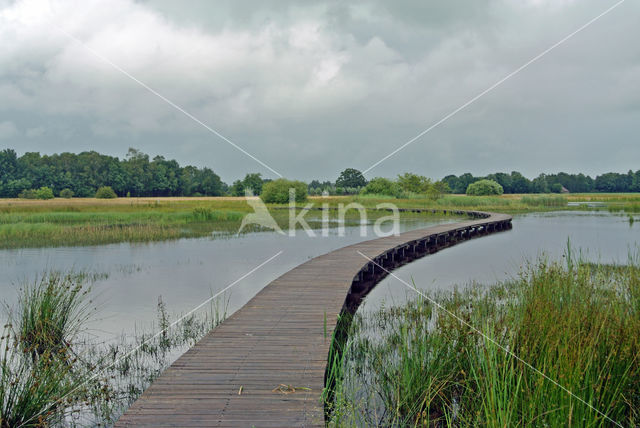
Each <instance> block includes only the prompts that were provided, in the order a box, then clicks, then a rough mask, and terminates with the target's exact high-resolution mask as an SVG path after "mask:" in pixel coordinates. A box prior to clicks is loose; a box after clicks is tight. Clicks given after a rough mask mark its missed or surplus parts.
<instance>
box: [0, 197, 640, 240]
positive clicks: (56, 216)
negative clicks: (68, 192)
mask: <svg viewBox="0 0 640 428" xmlns="http://www.w3.org/2000/svg"><path fill="white" fill-rule="evenodd" d="M351 202H357V203H360V204H362V205H364V206H365V207H366V208H367V209H368V210H369V212H368V217H369V218H370V219H375V218H377V217H380V216H383V215H388V214H387V213H385V212H383V211H380V210H376V209H375V208H376V205H377V204H380V203H392V204H395V205H396V206H398V207H399V208H425V209H434V210H439V211H441V210H484V211H496V212H505V213H514V214H517V213H527V212H534V211H551V210H568V209H571V210H579V209H593V208H588V207H587V206H586V205H582V206H581V205H578V206H568V203H569V202H580V203H588V202H602V203H604V204H606V207H607V208H606V209H609V210H610V211H615V212H622V213H637V212H639V211H640V208H639V207H640V196H639V195H638V194H572V195H566V196H565V195H534V196H532V195H503V196H465V195H445V196H443V197H441V198H439V199H435V200H434V199H429V198H426V197H421V196H416V197H412V198H408V199H396V198H390V197H386V196H384V195H366V196H364V195H362V196H345V197H329V198H310V199H309V202H308V203H313V204H314V207H316V208H320V207H321V206H322V205H323V204H328V205H329V206H330V207H332V208H337V207H338V205H339V204H344V205H347V204H349V203H351ZM286 208H287V205H275V204H271V205H269V209H270V213H271V215H272V216H273V217H274V218H275V220H276V222H277V223H278V224H279V225H280V227H281V228H282V229H283V230H286V229H287V228H288V227H289V212H288V210H287V209H286ZM251 212H253V210H252V208H251V207H250V206H249V205H248V204H247V203H246V201H245V199H244V198H229V197H222V198H119V199H113V200H97V199H91V198H75V199H59V198H58V199H53V200H46V201H24V200H15V199H4V200H0V248H25V247H45V246H46V247H55V246H73V245H100V244H110V243H118V242H152V241H162V240H171V239H180V238H196V237H204V236H210V235H211V234H213V233H222V234H234V233H235V232H236V231H237V230H238V229H239V227H240V225H241V223H242V219H243V217H244V216H245V215H246V214H248V213H251ZM425 215H426V214H420V215H418V214H415V213H403V214H402V216H403V217H404V218H408V217H416V216H418V217H419V216H422V217H424V216H425ZM330 216H331V217H332V218H336V216H337V212H336V211H335V210H332V211H331V214H330ZM357 218H358V212H357V211H356V210H349V212H348V213H347V216H346V219H347V220H357ZM306 219H307V221H308V222H309V225H310V226H311V227H320V224H321V219H320V214H319V213H318V212H315V214H314V211H311V212H310V213H309V214H308V215H307V216H306ZM354 224H355V223H354ZM333 225H334V226H335V224H334V223H333ZM256 230H257V229H256V228H255V227H249V228H247V229H245V230H244V231H245V232H247V231H256Z"/></svg>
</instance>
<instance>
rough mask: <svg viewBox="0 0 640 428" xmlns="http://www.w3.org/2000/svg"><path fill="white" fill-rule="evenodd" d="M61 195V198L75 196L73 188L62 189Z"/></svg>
mask: <svg viewBox="0 0 640 428" xmlns="http://www.w3.org/2000/svg"><path fill="white" fill-rule="evenodd" d="M60 197H61V198H66V199H71V198H73V190H71V189H62V190H61V191H60Z"/></svg>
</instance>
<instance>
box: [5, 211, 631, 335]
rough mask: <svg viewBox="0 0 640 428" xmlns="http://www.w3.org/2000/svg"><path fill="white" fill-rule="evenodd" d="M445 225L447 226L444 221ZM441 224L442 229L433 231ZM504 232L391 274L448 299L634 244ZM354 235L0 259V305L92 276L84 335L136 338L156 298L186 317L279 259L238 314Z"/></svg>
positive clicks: (378, 298) (587, 225)
mask: <svg viewBox="0 0 640 428" xmlns="http://www.w3.org/2000/svg"><path fill="white" fill-rule="evenodd" d="M443 221H444V220H443ZM448 221H450V220H448ZM439 222H442V221H439ZM436 223H438V221H426V220H424V219H419V220H403V222H402V225H401V229H402V230H410V229H415V228H420V227H427V226H430V225H433V224H436ZM513 224H514V228H513V230H511V231H508V232H504V233H498V234H495V235H490V236H486V237H482V238H480V239H474V240H471V241H469V242H465V243H462V244H460V245H457V246H455V247H452V248H448V249H445V250H443V251H441V252H438V253H436V254H433V255H430V256H428V257H425V258H423V259H420V260H418V261H415V262H414V263H411V264H409V265H407V266H404V267H402V268H401V269H398V270H397V271H395V272H394V274H395V275H397V276H398V277H400V278H402V279H403V280H405V281H407V282H409V283H410V284H411V283H412V281H415V284H416V286H418V287H419V288H423V289H428V290H436V289H452V287H453V286H454V285H455V284H461V285H464V284H467V283H469V282H470V281H472V280H475V281H478V282H482V283H492V282H495V281H498V280H502V279H506V278H508V277H510V276H512V275H514V274H515V273H517V272H518V270H519V269H520V266H522V263H523V262H524V261H525V260H532V259H535V258H536V257H537V256H538V255H539V254H541V253H543V252H544V253H546V254H548V255H549V256H550V257H561V256H562V254H563V252H564V251H565V249H566V244H567V238H570V240H571V243H572V246H573V247H574V248H575V249H579V248H581V249H582V250H583V251H585V252H586V255H588V257H589V258H591V259H593V260H600V261H604V262H625V261H626V260H627V255H628V253H629V250H630V249H631V251H635V246H636V242H637V241H638V238H640V228H639V227H638V225H636V226H634V227H630V225H629V222H628V220H627V218H626V217H622V216H615V215H612V214H609V213H606V212H558V213H545V214H527V215H522V216H516V217H515V218H514V221H513ZM371 229H372V228H371V227H370V226H368V227H367V232H368V237H361V236H360V233H359V232H360V228H359V227H347V228H345V230H346V234H345V236H342V237H341V236H338V234H337V231H336V230H333V231H331V233H330V236H329V237H320V236H318V237H315V238H310V237H308V236H307V235H306V234H305V233H304V232H302V231H299V232H298V233H297V234H296V237H295V238H291V237H288V236H282V235H278V234H275V233H254V234H248V235H243V236H240V237H233V238H216V239H210V238H204V239H182V240H177V241H168V242H159V243H150V244H114V245H104V246H94V247H65V248H42V249H23V250H1V251H0V300H2V301H5V302H7V303H8V304H9V305H11V304H13V303H15V301H16V298H17V290H18V288H19V285H20V284H21V283H24V281H32V280H33V279H34V277H35V275H36V274H38V273H42V272H43V271H45V270H47V269H54V270H69V269H75V270H88V271H91V272H95V273H102V274H104V275H105V276H107V277H106V278H99V279H98V280H97V281H96V282H95V283H94V285H93V290H94V294H95V295H96V296H97V297H96V299H95V301H96V302H97V305H98V311H97V314H96V317H95V320H94V321H93V322H92V323H91V325H90V326H89V332H90V333H91V334H92V335H94V336H95V337H96V338H97V339H99V340H101V341H109V340H112V339H115V338H117V337H121V336H122V335H123V334H124V335H129V336H130V335H133V334H135V333H136V332H139V331H147V332H148V331H150V330H151V329H153V323H154V322H155V320H156V318H157V302H158V296H162V300H163V301H164V303H165V304H166V306H167V308H168V310H169V312H170V315H172V317H173V318H175V317H177V316H178V315H179V314H181V313H185V312H187V311H189V310H190V309H191V308H193V307H195V306H197V305H199V304H200V303H201V302H203V301H204V300H206V299H207V298H209V297H210V296H211V295H212V294H214V293H217V292H218V291H220V290H222V289H224V288H225V287H227V286H228V285H230V284H232V283H233V282H235V281H237V280H238V279H239V278H241V277H242V276H243V275H245V274H246V273H247V272H248V271H250V270H252V269H254V268H255V267H257V266H258V265H260V264H261V263H263V262H264V261H265V260H267V259H269V258H270V257H272V256H274V255H275V254H276V253H278V252H279V251H282V254H281V255H279V256H278V257H276V258H275V259H274V260H273V261H272V262H270V263H267V264H265V265H264V266H263V267H261V268H260V269H258V270H256V271H255V272H254V273H253V274H251V275H249V276H247V277H246V278H244V279H242V280H241V281H239V282H238V283H236V284H235V285H234V286H233V288H232V289H231V290H230V293H229V294H228V295H227V298H228V314H230V313H233V312H234V311H235V310H237V309H238V308H240V307H242V305H244V304H245V303H246V302H247V301H248V300H249V299H251V298H252V297H253V296H254V295H255V294H256V293H257V292H258V291H260V290H261V289H262V288H263V287H264V286H265V285H267V284H268V283H269V282H271V281H272V280H274V279H275V278H277V277H278V276H280V275H282V274H283V273H285V272H287V271H288V270H290V269H292V268H294V267H295V266H297V265H299V264H301V263H303V262H305V261H306V260H308V259H310V258H313V257H316V256H318V255H321V254H324V253H326V252H329V251H331V250H334V249H337V248H340V247H343V246H346V245H350V244H353V243H356V242H359V241H362V240H366V239H371V238H372V237H373V235H372V233H371ZM412 293H413V292H412V291H410V290H409V289H408V288H407V287H406V286H405V285H403V284H402V283H401V282H400V281H398V280H397V279H395V278H393V277H391V276H390V277H388V278H386V279H385V280H384V281H382V282H381V283H380V284H379V285H378V286H377V287H376V288H375V289H374V290H373V291H372V293H371V295H370V296H369V297H368V298H367V300H366V305H365V307H367V308H374V307H376V306H378V305H379V304H380V303H381V302H385V303H387V304H388V303H393V302H396V303H398V302H402V301H403V300H404V299H405V298H406V297H407V296H408V297H413V296H412Z"/></svg>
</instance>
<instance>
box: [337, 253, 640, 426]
mask: <svg viewBox="0 0 640 428" xmlns="http://www.w3.org/2000/svg"><path fill="white" fill-rule="evenodd" d="M567 257H574V256H571V255H567ZM634 260H635V261H637V258H635V259H633V260H632V259H630V264H629V265H628V266H609V265H597V264H591V263H586V262H585V261H582V260H580V259H574V260H572V262H571V263H568V264H560V263H557V262H549V261H548V260H545V259H544V258H541V259H539V260H537V261H535V262H532V263H530V264H528V265H527V266H525V267H524V268H523V270H522V272H521V273H520V274H519V276H518V277H516V278H514V279H513V280H511V281H507V282H504V283H500V284H495V285H493V286H491V287H481V286H479V285H474V286H470V287H468V288H465V289H463V290H457V291H455V292H453V293H446V294H436V295H425V296H427V298H418V299H416V300H413V301H411V302H409V303H408V304H407V305H405V306H402V307H392V308H383V309H381V310H380V311H378V312H375V313H374V314H373V315H367V316H362V315H358V316H356V318H355V321H354V323H353V325H352V330H351V333H350V337H351V339H350V341H349V343H348V346H347V350H346V352H345V357H344V359H343V360H342V361H340V362H338V363H337V364H342V367H341V371H342V373H343V374H344V376H343V379H342V380H341V383H340V385H339V386H338V388H337V391H336V394H335V397H336V399H335V401H334V403H333V404H332V407H333V413H332V415H333V419H332V424H333V425H337V426H343V425H363V424H364V425H381V426H479V425H482V426H530V425H536V426H565V425H571V426H574V425H575V426H612V425H614V424H615V423H618V424H621V425H623V426H637V425H638V423H640V394H638V391H640V365H639V364H638V360H639V358H640V337H639V336H638V334H637V332H638V330H639V329H640V266H639V265H638V264H637V263H636V262H635V261H634ZM434 302H438V304H439V305H441V307H439V306H438V305H436V304H435V303H434ZM454 315H455V316H454Z"/></svg>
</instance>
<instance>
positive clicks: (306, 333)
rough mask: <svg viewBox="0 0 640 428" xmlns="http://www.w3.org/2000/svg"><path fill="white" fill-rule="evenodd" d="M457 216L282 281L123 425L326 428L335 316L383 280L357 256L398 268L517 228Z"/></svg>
mask: <svg viewBox="0 0 640 428" xmlns="http://www.w3.org/2000/svg"><path fill="white" fill-rule="evenodd" d="M414 211H418V210H414ZM457 213H458V214H468V215H469V216H470V217H474V218H473V219H470V220H468V221H463V222H460V223H453V224H442V225H438V226H434V227H430V228H427V229H420V230H414V231H410V232H405V233H402V234H400V235H399V236H390V237H385V238H378V239H373V240H370V241H366V242H361V243H358V244H355V245H351V246H348V247H344V248H341V249H339V250H335V251H332V252H330V253H328V254H325V255H323V256H319V257H316V258H314V259H312V260H309V261H308V262H306V263H304V264H302V265H300V266H298V267H296V268H295V269H293V270H291V271H289V272H287V273H285V274H284V275H282V276H281V277H279V278H278V279H276V280H275V281H273V282H271V283H270V284H269V285H267V286H266V287H265V288H264V289H263V290H262V291H260V292H259V293H258V294H257V295H256V296H255V297H254V298H253V299H251V300H250V301H249V302H248V303H247V304H246V305H245V306H244V307H242V308H241V309H240V310H238V311H237V312H236V313H234V314H233V315H232V316H230V317H229V318H228V319H227V320H225V321H224V322H223V323H222V324H221V325H220V326H218V327H217V328H215V329H214V330H212V331H211V332H209V333H208V334H207V335H206V336H205V337H204V338H203V339H202V340H201V341H200V342H198V343H197V344H196V345H195V346H194V347H192V348H191V349H189V351H187V352H186V353H185V354H184V355H183V356H181V357H180V358H179V359H178V360H176V362H175V363H174V364H173V365H171V367H169V368H168V369H167V370H166V371H165V372H164V373H163V374H162V375H161V376H160V377H159V378H158V379H157V380H156V381H155V382H154V383H153V384H152V385H151V386H150V387H149V388H148V389H147V390H146V391H145V392H144V394H143V395H142V396H141V397H140V399H138V400H137V401H136V402H135V403H134V404H133V406H131V408H130V409H129V410H128V411H127V412H126V413H125V414H124V415H123V416H122V417H121V418H120V420H119V421H118V423H117V424H116V426H145V425H146V426H198V427H200V426H217V427H226V426H249V427H250V426H256V427H270V426H278V427H294V426H323V425H324V409H323V405H322V402H321V398H320V397H321V393H322V390H323V387H324V380H325V368H326V363H327V356H328V353H329V349H330V346H331V335H332V332H333V330H334V328H335V326H336V321H337V316H338V314H340V313H341V312H343V311H347V312H351V313H353V312H354V311H355V310H356V309H357V307H358V305H359V304H360V302H361V300H362V298H363V297H364V296H366V294H367V293H368V292H369V291H370V290H371V289H372V288H373V287H374V286H375V284H376V283H377V282H378V281H380V280H381V279H382V278H383V277H384V276H386V272H385V271H384V270H383V269H381V268H379V267H378V266H376V265H375V264H374V263H372V262H369V261H368V260H366V259H365V258H363V256H362V255H360V254H359V253H358V252H361V253H363V254H365V255H367V256H368V257H370V258H371V259H373V260H374V261H375V262H376V263H378V264H379V265H381V266H384V268H385V269H388V270H392V269H394V268H396V267H398V266H400V265H403V264H405V263H408V262H410V261H412V260H414V259H416V258H419V257H422V256H424V255H427V254H430V253H433V252H436V251H438V250H440V249H442V248H445V247H448V246H451V245H454V244H456V243H458V242H462V241H465V240H468V239H471V238H474V237H476V236H482V235H486V234H489V233H493V232H497V231H501V230H506V229H510V228H511V217H510V216H508V215H503V214H486V213H479V212H470V213H462V212H457ZM280 385H287V387H279V386H280Z"/></svg>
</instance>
